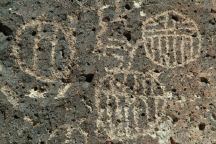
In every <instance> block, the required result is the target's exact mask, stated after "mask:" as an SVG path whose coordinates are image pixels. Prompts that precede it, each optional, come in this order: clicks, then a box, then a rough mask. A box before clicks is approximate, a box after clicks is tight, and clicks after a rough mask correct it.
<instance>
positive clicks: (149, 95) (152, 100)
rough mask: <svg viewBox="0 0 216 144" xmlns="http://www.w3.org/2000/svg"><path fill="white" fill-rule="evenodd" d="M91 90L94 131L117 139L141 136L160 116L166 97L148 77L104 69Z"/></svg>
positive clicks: (152, 79)
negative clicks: (94, 88) (94, 121)
mask: <svg viewBox="0 0 216 144" xmlns="http://www.w3.org/2000/svg"><path fill="white" fill-rule="evenodd" d="M107 71H108V73H107V75H106V76H105V77H104V78H102V79H101V80H100V85H99V87H97V88H96V90H95V93H96V94H95V95H96V106H97V110H98V119H97V126H98V132H105V133H106V134H107V135H108V136H109V137H110V138H112V139H117V140H124V139H133V138H137V137H139V136H144V135H146V134H147V133H150V132H151V130H152V129H154V128H155V127H156V126H157V125H158V122H159V121H160V120H161V118H162V117H163V115H162V112H163V110H164V106H165V105H166V100H167V98H168V97H169V95H167V94H166V93H165V92H164V87H163V86H162V85H161V84H160V83H159V82H158V81H157V80H156V79H155V78H154V77H152V76H151V75H150V74H143V73H139V72H136V71H132V70H131V71H128V70H120V69H119V70H117V69H113V70H107Z"/></svg>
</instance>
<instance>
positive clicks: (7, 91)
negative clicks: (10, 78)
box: [0, 86, 19, 108]
mask: <svg viewBox="0 0 216 144" xmlns="http://www.w3.org/2000/svg"><path fill="white" fill-rule="evenodd" d="M0 91H1V92H2V93H3V94H4V95H5V96H6V98H7V100H8V102H10V103H11V104H12V106H13V107H14V108H17V107H18V106H19V98H18V96H17V94H16V93H15V92H14V91H13V90H12V89H11V88H10V87H9V86H3V87H1V89H0Z"/></svg>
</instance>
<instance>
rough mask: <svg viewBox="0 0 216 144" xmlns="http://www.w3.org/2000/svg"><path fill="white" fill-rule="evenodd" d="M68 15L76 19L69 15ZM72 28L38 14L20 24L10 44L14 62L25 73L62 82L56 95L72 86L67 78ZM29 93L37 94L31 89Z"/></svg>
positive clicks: (68, 74)
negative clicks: (36, 16) (34, 17)
mask: <svg viewBox="0 0 216 144" xmlns="http://www.w3.org/2000/svg"><path fill="white" fill-rule="evenodd" d="M68 18H69V20H75V19H73V18H72V16H70V17H68ZM73 31H74V28H72V27H68V26H63V24H61V23H59V22H56V21H48V20H46V18H45V17H44V16H41V17H38V18H36V19H33V20H31V21H29V22H28V23H26V24H25V25H22V26H21V27H20V28H19V29H18V30H17V32H16V37H15V41H14V43H13V45H12V46H13V54H14V56H15V60H16V63H17V65H18V66H19V68H20V69H21V70H22V71H23V72H24V73H26V74H28V75H30V76H32V77H34V78H36V79H37V80H39V81H41V82H46V83H56V82H60V83H62V85H60V86H59V90H58V97H56V98H59V97H62V96H64V94H65V93H66V91H67V90H68V89H69V88H70V86H71V83H68V82H67V81H68V79H70V77H71V69H72V65H73V61H74V54H75V47H74V45H75V40H76V39H75V37H74V36H73ZM64 82H66V83H64ZM30 93H32V94H33V95H32V96H31V95H29V96H30V97H33V98H37V97H38V94H37V93H35V92H34V91H32V90H30ZM40 98H43V94H41V96H40Z"/></svg>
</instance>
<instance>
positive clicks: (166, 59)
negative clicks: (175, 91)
mask: <svg viewBox="0 0 216 144" xmlns="http://www.w3.org/2000/svg"><path fill="white" fill-rule="evenodd" d="M142 31H143V33H142V39H143V44H144V47H145V51H146V56H147V57H148V58H149V59H150V60H152V62H154V63H155V64H157V65H160V66H163V67H166V68H174V67H177V66H183V65H185V64H188V63H190V62H192V61H194V60H196V59H197V58H198V57H199V56H200V50H201V41H202V40H201V35H200V32H199V29H198V26H197V25H196V23H195V21H193V20H191V19H190V18H187V17H186V16H184V15H182V14H180V13H179V12H176V11H166V12H163V13H162V14H159V15H156V16H155V17H153V18H149V19H147V20H146V21H145V22H144V23H143V27H142Z"/></svg>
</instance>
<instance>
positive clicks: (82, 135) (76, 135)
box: [48, 124, 88, 144]
mask: <svg viewBox="0 0 216 144" xmlns="http://www.w3.org/2000/svg"><path fill="white" fill-rule="evenodd" d="M61 135H63V136H61ZM87 135H88V134H87V133H86V132H84V131H83V130H82V129H81V128H80V127H79V126H75V125H73V124H64V125H61V126H59V127H58V128H57V129H55V130H54V131H53V132H52V133H51V134H50V136H49V138H48V141H52V140H54V139H55V138H58V137H59V136H61V137H65V139H64V143H65V144H76V143H82V144H87V143H88V140H87ZM54 141H55V140H54Z"/></svg>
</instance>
